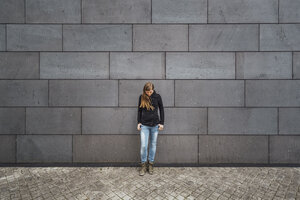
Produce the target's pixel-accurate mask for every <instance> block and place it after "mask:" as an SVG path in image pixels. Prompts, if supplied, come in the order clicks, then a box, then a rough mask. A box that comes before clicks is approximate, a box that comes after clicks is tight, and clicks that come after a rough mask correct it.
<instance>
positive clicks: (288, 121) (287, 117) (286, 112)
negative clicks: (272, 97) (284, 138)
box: [279, 108, 300, 135]
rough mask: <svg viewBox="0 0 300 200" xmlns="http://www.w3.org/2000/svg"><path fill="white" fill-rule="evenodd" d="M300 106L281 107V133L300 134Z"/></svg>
mask: <svg viewBox="0 0 300 200" xmlns="http://www.w3.org/2000/svg"><path fill="white" fill-rule="evenodd" d="M299 121H300V108H279V134H295V135H300V123H299Z"/></svg>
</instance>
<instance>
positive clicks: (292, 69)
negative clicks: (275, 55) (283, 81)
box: [292, 52, 294, 79]
mask: <svg viewBox="0 0 300 200" xmlns="http://www.w3.org/2000/svg"><path fill="white" fill-rule="evenodd" d="M292 79H294V52H292Z"/></svg>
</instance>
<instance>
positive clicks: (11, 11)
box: [0, 0, 25, 23]
mask: <svg viewBox="0 0 300 200" xmlns="http://www.w3.org/2000/svg"><path fill="white" fill-rule="evenodd" d="M24 2H25V1H24V0H1V1H0V4H1V6H0V23H24V22H25V19H24V18H25V17H24V12H25V11H24V8H25V7H24Z"/></svg>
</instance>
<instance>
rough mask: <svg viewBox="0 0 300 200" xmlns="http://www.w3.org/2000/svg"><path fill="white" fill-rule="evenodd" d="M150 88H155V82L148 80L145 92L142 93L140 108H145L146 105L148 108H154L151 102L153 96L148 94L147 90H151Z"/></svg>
mask: <svg viewBox="0 0 300 200" xmlns="http://www.w3.org/2000/svg"><path fill="white" fill-rule="evenodd" d="M150 90H154V84H153V83H151V82H147V83H146V84H145V85H144V88H143V94H142V97H141V104H140V105H139V107H140V108H144V107H146V108H147V110H150V109H152V110H154V109H155V108H154V106H152V103H151V98H150V97H149V96H148V95H147V94H146V92H145V91H150Z"/></svg>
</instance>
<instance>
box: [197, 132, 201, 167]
mask: <svg viewBox="0 0 300 200" xmlns="http://www.w3.org/2000/svg"><path fill="white" fill-rule="evenodd" d="M199 143H200V136H199V134H198V142H197V145H198V147H197V149H198V153H197V163H198V165H199Z"/></svg>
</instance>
